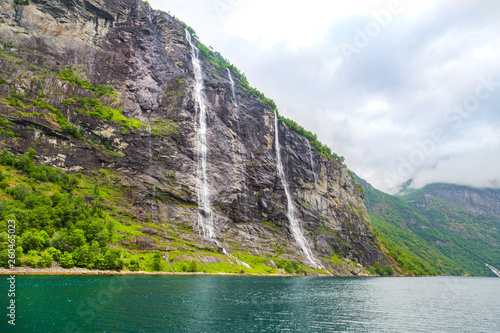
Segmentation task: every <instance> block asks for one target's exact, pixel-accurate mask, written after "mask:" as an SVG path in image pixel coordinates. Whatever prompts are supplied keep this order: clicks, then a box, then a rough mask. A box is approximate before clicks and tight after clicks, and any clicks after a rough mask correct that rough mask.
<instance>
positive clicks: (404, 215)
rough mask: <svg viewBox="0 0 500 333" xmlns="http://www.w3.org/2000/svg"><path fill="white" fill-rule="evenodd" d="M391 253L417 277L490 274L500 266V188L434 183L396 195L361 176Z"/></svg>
mask: <svg viewBox="0 0 500 333" xmlns="http://www.w3.org/2000/svg"><path fill="white" fill-rule="evenodd" d="M357 180H358V182H360V184H361V186H363V188H364V189H365V204H366V206H367V208H368V211H369V214H370V217H371V220H372V223H373V225H374V227H375V229H376V230H377V233H378V236H379V237H380V239H381V242H382V244H383V245H384V247H385V248H386V249H387V252H388V253H389V254H390V255H391V256H392V257H393V258H394V259H396V260H397V262H398V263H399V265H400V266H401V267H402V268H403V270H405V271H406V272H410V273H413V274H416V275H428V274H431V275H433V274H453V275H487V276H492V272H491V271H490V269H488V267H487V266H486V265H485V263H488V264H491V265H493V266H497V265H498V264H500V261H499V260H500V246H499V245H500V242H499V241H500V235H499V228H500V215H499V214H498V213H499V209H498V208H499V205H500V196H499V194H500V191H499V190H492V189H474V188H470V187H465V186H458V185H451V184H431V185H428V186H426V187H424V188H422V189H418V190H411V189H407V190H406V191H405V193H404V194H401V195H396V196H392V195H389V194H386V193H383V192H381V191H379V190H376V189H375V188H373V187H372V186H371V185H370V184H368V183H367V182H366V181H364V180H362V179H359V178H357Z"/></svg>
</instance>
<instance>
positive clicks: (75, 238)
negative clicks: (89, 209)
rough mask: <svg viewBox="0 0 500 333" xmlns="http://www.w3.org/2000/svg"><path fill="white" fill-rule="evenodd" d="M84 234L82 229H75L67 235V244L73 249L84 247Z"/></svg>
mask: <svg viewBox="0 0 500 333" xmlns="http://www.w3.org/2000/svg"><path fill="white" fill-rule="evenodd" d="M85 243H86V240H85V232H84V231H83V230H82V229H75V230H73V231H71V232H70V233H69V235H68V244H69V246H71V247H73V248H75V249H76V248H77V247H80V246H83V245H85Z"/></svg>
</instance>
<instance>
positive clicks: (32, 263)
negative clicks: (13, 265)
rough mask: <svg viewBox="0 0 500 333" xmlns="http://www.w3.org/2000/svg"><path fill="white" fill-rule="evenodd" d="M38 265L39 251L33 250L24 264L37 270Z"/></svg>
mask: <svg viewBox="0 0 500 333" xmlns="http://www.w3.org/2000/svg"><path fill="white" fill-rule="evenodd" d="M37 263H38V251H35V250H31V251H29V252H28V255H27V256H26V258H25V259H24V264H25V265H26V266H28V267H31V268H35V267H36V265H37Z"/></svg>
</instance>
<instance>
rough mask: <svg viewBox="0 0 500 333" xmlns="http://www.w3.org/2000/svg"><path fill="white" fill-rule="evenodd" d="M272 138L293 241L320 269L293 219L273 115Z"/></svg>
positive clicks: (292, 209) (276, 121)
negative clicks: (273, 138)
mask: <svg viewBox="0 0 500 333" xmlns="http://www.w3.org/2000/svg"><path fill="white" fill-rule="evenodd" d="M274 133H275V135H274V137H275V145H276V159H277V167H278V176H279V177H280V179H281V182H282V183H283V187H284V188H285V195H286V200H287V209H286V216H287V217H288V220H289V221H290V227H291V229H292V233H293V237H294V238H295V241H296V242H297V244H299V246H300V247H301V249H302V251H303V252H304V254H305V255H306V257H307V259H308V260H309V261H310V262H311V263H313V264H314V265H315V266H316V267H320V268H321V267H322V266H321V265H320V264H318V263H317V262H316V259H315V258H314V255H313V253H312V251H311V248H310V247H309V244H308V243H307V240H306V239H305V238H304V235H303V234H302V230H300V225H299V223H298V221H297V219H296V218H295V208H294V207H293V202H292V196H291V194H290V188H289V187H288V182H287V180H286V178H285V172H284V170H283V163H282V162H281V148H280V141H279V127H278V114H277V113H274Z"/></svg>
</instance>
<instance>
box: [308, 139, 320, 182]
mask: <svg viewBox="0 0 500 333" xmlns="http://www.w3.org/2000/svg"><path fill="white" fill-rule="evenodd" d="M306 141H307V143H308V144H309V159H310V162H311V171H312V173H313V176H314V188H315V189H316V188H317V187H318V176H317V175H316V172H315V171H314V158H313V147H312V145H311V142H309V140H307V139H306Z"/></svg>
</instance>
